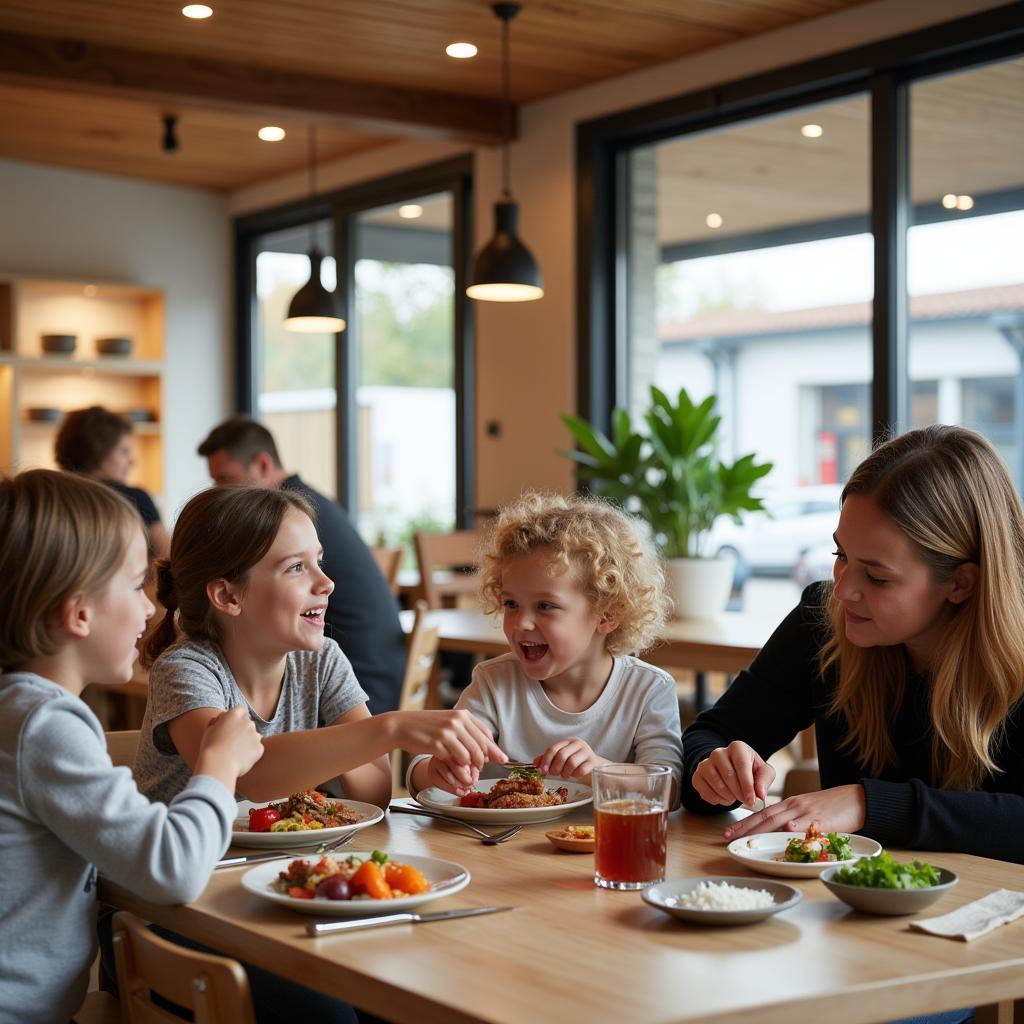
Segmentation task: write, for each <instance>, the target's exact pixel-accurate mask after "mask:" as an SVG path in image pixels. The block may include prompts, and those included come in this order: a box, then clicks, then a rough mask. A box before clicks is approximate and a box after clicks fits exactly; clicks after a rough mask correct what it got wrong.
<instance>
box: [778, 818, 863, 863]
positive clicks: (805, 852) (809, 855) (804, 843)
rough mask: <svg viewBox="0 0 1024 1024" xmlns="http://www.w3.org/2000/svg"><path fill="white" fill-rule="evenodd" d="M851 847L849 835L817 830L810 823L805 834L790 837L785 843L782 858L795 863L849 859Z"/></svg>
mask: <svg viewBox="0 0 1024 1024" xmlns="http://www.w3.org/2000/svg"><path fill="white" fill-rule="evenodd" d="M852 857H853V848H852V847H851V846H850V837H849V836H844V835H840V834H839V833H838V832H829V833H828V834H827V835H826V834H824V833H822V832H819V831H818V830H817V828H815V826H814V825H813V824H812V825H811V826H810V828H808V829H807V834H806V835H804V836H797V837H796V838H795V839H790V841H789V842H788V843H787V844H786V852H785V853H784V854H783V856H782V859H783V860H784V861H788V862H791V863H795V864H813V863H819V862H822V861H837V860H850V859H852Z"/></svg>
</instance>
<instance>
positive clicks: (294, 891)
mask: <svg viewBox="0 0 1024 1024" xmlns="http://www.w3.org/2000/svg"><path fill="white" fill-rule="evenodd" d="M288 895H289V896H293V897H294V898H295V899H297V900H311V899H312V898H313V893H311V892H310V891H309V890H308V889H304V888H303V887H302V886H301V885H291V886H289V887H288Z"/></svg>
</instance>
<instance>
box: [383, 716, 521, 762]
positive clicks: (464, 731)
mask: <svg viewBox="0 0 1024 1024" xmlns="http://www.w3.org/2000/svg"><path fill="white" fill-rule="evenodd" d="M396 715H397V719H396V721H400V725H399V728H398V740H399V742H398V743H397V744H396V746H399V747H401V748H402V749H403V750H408V751H409V752H410V753H411V754H433V755H434V757H437V758H440V759H441V760H442V761H445V762H447V763H448V764H450V765H463V766H471V767H473V768H475V769H476V772H477V776H478V777H479V774H480V769H481V768H483V766H484V765H485V764H487V763H488V762H494V763H495V764H504V763H505V762H506V761H507V760H508V757H506V756H505V754H504V752H503V751H502V750H501V748H500V747H499V746H498V745H497V744H496V743H495V742H494V739H493V737H492V736H491V734H490V731H489V730H488V728H487V726H485V725H484V724H483V722H481V721H480V720H479V719H478V718H475V717H474V716H473V715H471V714H470V713H469V712H468V711H399V712H396ZM467 778H468V776H467Z"/></svg>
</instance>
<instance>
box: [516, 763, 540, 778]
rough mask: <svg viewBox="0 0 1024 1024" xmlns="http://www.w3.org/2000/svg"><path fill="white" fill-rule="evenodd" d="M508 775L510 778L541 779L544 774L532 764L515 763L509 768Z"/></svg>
mask: <svg viewBox="0 0 1024 1024" xmlns="http://www.w3.org/2000/svg"><path fill="white" fill-rule="evenodd" d="M508 777H509V778H510V779H543V778H544V776H543V775H542V774H541V773H540V772H539V771H538V770H537V769H536V768H534V767H533V766H532V765H517V766H516V767H515V768H509V770H508Z"/></svg>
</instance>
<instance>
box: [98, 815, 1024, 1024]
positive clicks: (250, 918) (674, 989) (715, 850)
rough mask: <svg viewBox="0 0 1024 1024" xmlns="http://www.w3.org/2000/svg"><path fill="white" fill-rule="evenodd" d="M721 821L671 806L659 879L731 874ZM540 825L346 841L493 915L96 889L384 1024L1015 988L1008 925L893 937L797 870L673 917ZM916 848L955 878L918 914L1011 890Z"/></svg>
mask: <svg viewBox="0 0 1024 1024" xmlns="http://www.w3.org/2000/svg"><path fill="white" fill-rule="evenodd" d="M728 817H729V816H726V815H723V816H719V817H717V818H714V819H706V818H700V817H698V816H693V815H689V814H682V813H679V812H677V813H676V814H673V815H672V816H671V818H670V825H669V861H668V876H669V877H670V878H684V877H692V876H697V875H743V874H749V873H748V872H746V871H745V870H744V868H743V867H742V866H740V865H738V864H736V863H735V862H733V861H732V860H730V859H729V858H728V857H727V856H726V854H725V850H724V843H723V841H722V839H721V835H720V832H721V829H722V828H723V827H724V824H725V821H726V820H727V818H728ZM569 820H580V821H583V820H588V815H587V814H586V813H585V812H576V813H575V814H574V816H573V817H572V818H571V819H569ZM552 827H556V826H552V825H550V824H538V825H532V826H527V827H526V828H524V830H523V832H522V833H521V834H520V836H519V837H517V838H516V839H515V840H513V841H512V842H509V843H506V844H504V845H501V846H495V847H485V846H482V845H481V844H480V843H479V842H478V841H476V840H473V839H470V838H468V837H466V836H464V835H462V834H461V833H457V832H456V831H448V830H447V829H448V826H446V825H444V824H441V823H437V822H432V821H430V820H428V819H422V820H421V819H416V818H412V817H408V816H405V815H395V816H391V815H389V816H388V817H387V818H386V819H385V821H384V822H382V823H381V824H380V825H376V826H373V827H372V828H370V829H367V830H365V831H364V832H362V833H360V838H359V839H358V840H357V841H356V843H355V844H354V845H355V846H356V847H357V848H359V849H362V850H369V849H373V848H375V847H379V848H382V849H386V850H389V851H391V852H394V853H403V852H404V853H410V854H425V855H432V856H436V857H442V858H445V859H448V860H454V861H457V862H459V863H461V864H463V865H465V866H466V867H467V868H469V870H470V871H471V873H472V876H473V880H472V882H471V883H470V885H469V887H468V888H467V889H465V890H464V891H463V892H462V893H460V894H458V895H456V896H452V897H450V898H447V899H443V900H438V901H437V902H435V903H432V904H431V905H430V907H429V909H431V910H434V909H437V910H444V909H451V908H454V907H464V906H484V905H497V906H509V905H511V906H515V907H517V908H519V909H517V910H515V911H513V912H510V913H504V914H493V915H488V916H484V917H475V918H466V919H462V920H455V921H448V922H443V923H437V924H423V925H397V926H392V927H387V928H380V929H376V930H370V931H363V932H357V933H354V934H350V935H336V936H327V937H323V938H317V939H314V938H310V937H308V936H307V935H306V932H305V925H306V923H307V922H308V921H310V920H314V919H313V918H310V917H307V916H306V915H303V914H299V913H296V912H294V911H291V910H290V909H288V908H284V907H279V906H276V905H274V904H272V903H270V902H268V901H265V900H261V899H260V898H259V897H256V896H252V895H250V894H248V893H247V892H245V890H243V889H242V888H241V886H240V885H239V878H240V877H241V874H242V873H243V871H244V870H246V869H245V868H234V869H228V870H224V871H218V872H216V873H215V874H214V876H213V878H212V880H211V882H210V884H209V886H208V887H207V889H206V891H205V892H204V893H203V895H202V896H201V897H200V898H199V899H198V900H197V901H196V902H195V903H193V904H189V905H187V906H184V907H171V908H168V907H155V906H153V905H151V904H149V903H146V902H145V901H143V900H140V899H139V898H138V897H136V896H134V895H132V894H131V893H129V892H127V891H126V890H124V889H122V888H120V887H118V886H115V885H112V884H111V883H109V882H106V881H103V882H101V886H100V895H101V898H103V899H105V900H107V901H108V902H110V903H113V904H114V905H115V906H118V907H121V908H126V909H128V910H131V911H133V912H135V913H137V914H139V915H140V916H142V917H144V918H146V919H147V920H150V921H155V922H157V923H159V924H162V925H164V926H165V927H167V928H171V929H174V930H175V931H177V932H179V933H182V934H184V935H187V936H189V937H190V938H193V939H196V940H198V941H200V942H204V943H208V944H209V945H211V946H213V947H215V948H218V949H221V950H223V951H225V952H226V953H228V954H230V955H232V956H236V957H239V958H241V959H246V960H249V961H250V962H252V963H255V964H257V965H259V966H261V967H265V968H267V969H269V970H272V971H275V972H276V973H278V974H280V975H283V976H285V977H288V978H291V979H293V980H295V981H299V982H302V983H303V984H306V985H309V986H311V987H313V988H316V989H319V990H321V991H323V992H326V993H328V994H330V995H333V996H336V997H338V998H342V999H347V1000H348V1001H350V1002H352V1003H353V1004H355V1005H356V1006H358V1007H361V1008H365V1009H367V1010H369V1011H371V1012H373V1013H376V1014H378V1015H380V1016H383V1017H385V1018H386V1019H389V1020H393V1021H397V1022H399V1024H442V1022H443V1024H470V1022H475V1024H524V1022H531V1024H566V1022H570V1021H584V1022H586V1024H606V1022H607V1024H655V1022H657V1024H667V1022H675V1024H695V1022H712V1021H713V1022H715V1024H793V1022H794V1021H806V1022H811V1021H814V1022H828V1024H867V1022H873V1021H884V1020H892V1019H895V1018H899V1017H908V1016H912V1015H914V1014H922V1013H929V1012H935V1011H938V1010H948V1009H953V1008H957V1007H960V1006H972V1005H980V1004H986V1003H996V1002H1000V1001H1003V1000H1012V999H1014V998H1020V997H1022V996H1024V922H1018V923H1016V924H1013V925H1009V926H1007V927H1004V928H1001V929H998V930H997V931H996V932H994V933H993V934H991V935H989V936H986V937H985V938H984V939H980V940H978V941H976V942H973V943H962V942H952V941H950V940H948V939H940V938H937V937H935V936H930V935H924V934H920V933H915V932H910V931H908V930H907V919H906V918H884V917H866V916H862V915H860V914H857V913H855V912H854V911H852V910H850V908H849V907H847V906H846V905H845V904H844V903H841V902H839V901H838V900H837V899H835V898H834V897H833V896H832V895H831V894H830V893H829V892H828V891H827V890H826V889H825V887H824V886H823V885H821V883H820V882H818V881H817V880H816V879H809V880H800V879H797V880H795V881H794V883H793V884H795V885H796V886H797V888H799V889H801V890H802V892H803V896H804V898H803V901H802V902H801V903H800V904H799V905H798V906H796V907H795V908H793V909H792V910H790V911H787V912H785V913H783V914H780V915H778V916H777V917H774V918H771V919H770V920H768V921H765V922H763V923H761V924H757V925H752V926H745V927H736V928H722V929H714V928H706V927H701V926H697V925H689V924H686V923H684V922H680V921H677V920H675V919H672V918H669V917H667V916H666V915H664V914H663V913H661V912H660V911H657V910H654V909H652V908H649V907H648V906H647V905H646V904H644V903H643V901H642V900H641V898H640V895H639V894H638V893H618V892H608V891H604V890H599V889H596V888H595V887H594V885H593V881H592V873H593V858H592V857H591V856H589V855H574V854H563V853H559V852H557V851H555V850H554V849H553V848H552V847H551V846H550V844H549V843H548V842H547V841H546V840H545V839H544V836H543V833H544V831H545V829H548V828H552ZM918 856H920V854H919V855H918ZM928 859H929V860H931V861H932V862H933V863H935V864H938V865H940V866H943V867H949V868H952V869H953V870H954V871H957V872H958V873H959V874H960V876H961V881H960V884H959V886H957V887H956V888H955V889H953V890H952V892H951V893H950V894H948V895H946V896H945V897H944V898H943V899H942V900H941V901H940V902H939V903H938V904H936V905H935V907H934V908H932V909H931V910H929V911H927V912H925V914H924V915H922V916H932V915H935V914H941V913H945V912H947V911H950V910H952V909H954V908H955V907H958V906H960V905H961V904H963V903H966V902H968V901H970V900H973V899H977V898H978V897H980V896H982V895H984V894H986V893H988V892H990V891H992V890H993V889H997V888H1003V887H1005V888H1020V887H1021V883H1022V877H1024V872H1022V869H1021V867H1020V866H1019V865H1013V864H1006V863H1002V862H999V861H992V860H985V859H982V858H977V857H969V856H964V855H954V854H946V853H943V854H935V855H934V856H932V857H929V858H928ZM285 863H287V862H286V861H282V867H283V866H284V864H285ZM321 920H322V919H321ZM1010 1005H1011V1007H1012V1004H1010ZM1011 1013H1012V1008H1011V1009H1010V1010H1009V1012H1006V1013H1005V1014H1004V1019H1006V1020H1009V1019H1010V1014H1011Z"/></svg>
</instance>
